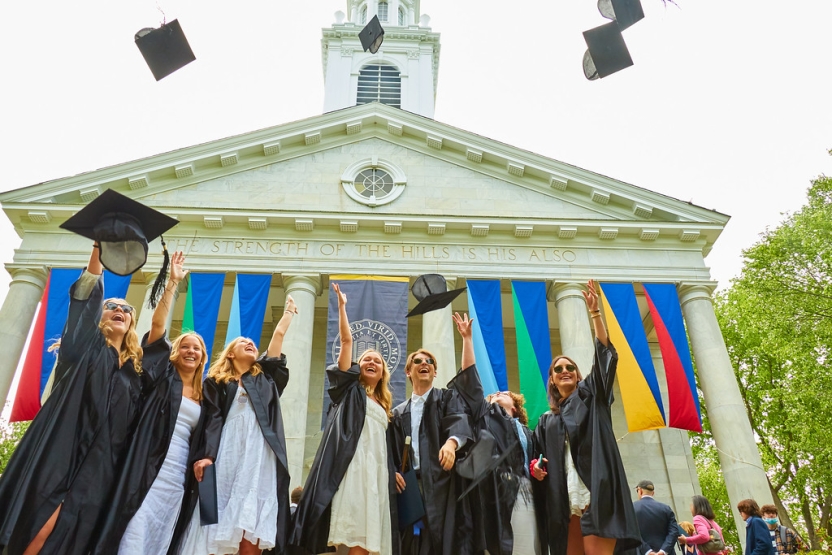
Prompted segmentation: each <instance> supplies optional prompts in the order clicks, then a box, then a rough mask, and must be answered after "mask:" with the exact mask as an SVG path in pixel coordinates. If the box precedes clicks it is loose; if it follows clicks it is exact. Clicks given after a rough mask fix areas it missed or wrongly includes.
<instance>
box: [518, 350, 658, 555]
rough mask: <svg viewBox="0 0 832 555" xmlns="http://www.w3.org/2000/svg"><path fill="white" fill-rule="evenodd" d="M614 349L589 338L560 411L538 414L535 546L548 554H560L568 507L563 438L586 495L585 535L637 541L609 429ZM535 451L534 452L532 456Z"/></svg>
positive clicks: (623, 544)
mask: <svg viewBox="0 0 832 555" xmlns="http://www.w3.org/2000/svg"><path fill="white" fill-rule="evenodd" d="M617 365H618V354H617V353H616V352H615V348H614V347H613V346H612V343H610V344H609V346H607V347H605V346H604V345H603V344H602V343H601V342H600V341H598V340H597V339H596V341H595V360H594V361H593V364H592V372H591V373H590V374H589V376H587V378H586V379H584V380H582V381H580V382H578V388H577V390H576V391H575V392H574V393H572V395H570V396H569V397H567V399H566V401H565V402H564V403H563V404H562V405H561V406H560V414H554V413H553V412H552V411H548V412H546V413H544V414H542V415H541V416H540V420H539V421H538V424H537V428H535V431H534V440H535V450H534V452H535V453H543V456H544V457H546V458H547V459H548V460H549V463H548V473H549V474H548V476H547V477H546V478H544V479H543V481H540V482H539V481H537V480H535V479H534V478H533V479H532V484H533V486H534V497H535V511H536V512H537V519H538V527H537V528H538V532H539V534H540V545H541V546H542V547H544V549H545V546H547V545H548V547H549V553H550V554H551V555H563V554H565V553H566V545H567V532H568V529H569V519H570V516H571V512H570V509H569V497H568V493H567V489H566V471H565V467H564V449H565V445H566V439H567V437H568V438H569V447H570V451H571V454H572V460H573V461H574V463H575V469H576V470H577V472H578V475H579V476H580V477H581V480H582V481H583V483H584V484H585V485H586V487H587V489H589V492H590V494H591V502H590V504H589V508H588V509H587V511H586V512H585V513H584V515H583V517H581V531H582V532H583V534H584V535H585V536H586V535H595V536H600V537H604V538H616V539H617V540H618V541H617V543H616V547H615V549H616V551H621V550H624V549H630V548H633V547H638V546H639V545H641V534H640V532H639V529H638V521H637V520H636V514H635V510H634V509H633V500H632V498H631V497H630V488H629V486H628V484H627V475H626V474H625V473H624V466H623V465H622V464H621V455H620V454H619V452H618V445H617V444H616V440H615V434H614V433H613V430H612V416H611V414H610V405H611V404H612V402H613V382H614V380H615V370H616V367H617ZM535 456H536V455H535Z"/></svg>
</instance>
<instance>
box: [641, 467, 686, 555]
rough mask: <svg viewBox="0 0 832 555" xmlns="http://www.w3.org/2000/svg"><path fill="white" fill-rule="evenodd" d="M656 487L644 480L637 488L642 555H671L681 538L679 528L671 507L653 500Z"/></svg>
mask: <svg viewBox="0 0 832 555" xmlns="http://www.w3.org/2000/svg"><path fill="white" fill-rule="evenodd" d="M654 490H655V486H653V482H651V481H650V480H642V481H641V482H639V483H638V485H637V486H636V493H637V494H638V501H636V502H635V503H633V508H635V510H636V518H637V519H638V529H639V530H640V531H641V539H642V541H643V542H644V543H643V544H642V546H641V551H640V552H641V553H642V555H650V554H652V553H658V554H659V555H670V554H671V553H673V551H674V548H675V546H676V538H678V537H679V527H678V525H677V524H676V515H675V514H674V513H673V509H671V508H670V506H669V505H665V504H664V503H660V502H659V501H656V500H655V499H653V493H654Z"/></svg>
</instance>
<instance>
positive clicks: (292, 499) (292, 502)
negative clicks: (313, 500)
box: [289, 486, 303, 516]
mask: <svg viewBox="0 0 832 555" xmlns="http://www.w3.org/2000/svg"><path fill="white" fill-rule="evenodd" d="M301 495H303V486H298V487H296V488H295V489H293V490H292V493H291V495H289V510H290V511H292V516H295V511H296V510H297V508H298V503H300V496H301Z"/></svg>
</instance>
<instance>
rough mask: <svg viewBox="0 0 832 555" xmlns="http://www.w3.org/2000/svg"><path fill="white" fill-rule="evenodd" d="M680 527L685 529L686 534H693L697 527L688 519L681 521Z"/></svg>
mask: <svg viewBox="0 0 832 555" xmlns="http://www.w3.org/2000/svg"><path fill="white" fill-rule="evenodd" d="M679 528H681V529H682V530H684V532H685V535H687V536H692V535H694V534H695V533H696V528H695V527H694V526H693V523H692V522H688V521H687V520H683V521H682V522H680V523H679Z"/></svg>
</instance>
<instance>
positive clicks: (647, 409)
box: [600, 283, 665, 432]
mask: <svg viewBox="0 0 832 555" xmlns="http://www.w3.org/2000/svg"><path fill="white" fill-rule="evenodd" d="M600 285H601V291H600V293H601V295H600V296H601V300H602V302H603V308H604V315H605V316H606V323H607V330H608V333H609V337H610V341H611V342H612V344H613V345H614V346H615V349H616V351H618V385H619V386H620V387H621V402H622V403H623V404H624V413H625V415H626V416H627V429H628V430H629V431H631V432H638V431H641V430H654V429H656V428H663V427H665V419H664V406H663V403H662V396H661V392H660V391H659V381H658V379H657V378H656V369H655V367H654V366H653V358H652V356H651V355H650V346H649V345H648V344H647V334H646V333H645V332H644V325H643V324H642V321H641V313H640V312H639V309H638V302H637V301H636V293H635V290H634V289H633V284H632V283H602V284H600Z"/></svg>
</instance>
